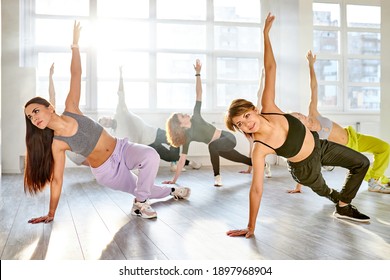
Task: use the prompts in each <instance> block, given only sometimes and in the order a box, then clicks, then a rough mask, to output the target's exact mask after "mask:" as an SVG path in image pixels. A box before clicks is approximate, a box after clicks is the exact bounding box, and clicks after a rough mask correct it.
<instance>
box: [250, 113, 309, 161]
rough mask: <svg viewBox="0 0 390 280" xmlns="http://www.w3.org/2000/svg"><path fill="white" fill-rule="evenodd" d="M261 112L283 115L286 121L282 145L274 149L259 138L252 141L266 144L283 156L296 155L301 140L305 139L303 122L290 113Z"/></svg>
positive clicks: (301, 142) (300, 145)
mask: <svg viewBox="0 0 390 280" xmlns="http://www.w3.org/2000/svg"><path fill="white" fill-rule="evenodd" d="M262 114H263V115H282V116H284V117H285V118H286V119H287V122H288V132H287V137H286V140H285V141H284V143H283V144H282V146H280V147H279V148H276V149H275V148H273V147H271V146H270V145H268V144H266V143H264V142H262V141H260V140H254V141H253V142H258V143H261V144H263V145H265V146H267V147H268V148H271V149H272V150H274V151H275V152H276V154H277V155H278V156H282V157H285V158H291V157H294V156H296V155H297V154H298V153H299V151H300V150H301V148H302V145H303V141H304V140H305V135H306V128H305V126H304V125H303V123H302V122H301V121H300V120H298V119H297V118H295V117H293V116H292V115H290V114H279V113H262Z"/></svg>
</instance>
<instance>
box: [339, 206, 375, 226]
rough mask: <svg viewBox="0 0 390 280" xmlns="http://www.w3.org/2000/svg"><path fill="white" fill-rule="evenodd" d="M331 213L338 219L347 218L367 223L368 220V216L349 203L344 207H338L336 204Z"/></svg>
mask: <svg viewBox="0 0 390 280" xmlns="http://www.w3.org/2000/svg"><path fill="white" fill-rule="evenodd" d="M333 215H334V216H335V217H337V218H339V219H348V220H352V221H356V222H361V223H367V222H369V221H370V217H368V216H366V215H364V214H362V213H360V212H359V210H357V208H356V207H355V206H353V205H351V204H348V205H346V206H344V207H340V206H339V205H338V204H336V210H335V211H334V213H333Z"/></svg>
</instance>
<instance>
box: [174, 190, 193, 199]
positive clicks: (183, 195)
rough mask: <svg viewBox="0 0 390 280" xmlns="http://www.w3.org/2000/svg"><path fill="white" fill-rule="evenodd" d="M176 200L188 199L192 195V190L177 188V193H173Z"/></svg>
mask: <svg viewBox="0 0 390 280" xmlns="http://www.w3.org/2000/svg"><path fill="white" fill-rule="evenodd" d="M171 195H172V196H173V198H174V199H175V200H178V199H188V198H189V197H190V195H191V189H190V188H186V187H175V191H174V192H172V193H171Z"/></svg>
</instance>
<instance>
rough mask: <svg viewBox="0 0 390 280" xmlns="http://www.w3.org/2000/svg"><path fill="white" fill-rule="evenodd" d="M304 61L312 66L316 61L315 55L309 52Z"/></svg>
mask: <svg viewBox="0 0 390 280" xmlns="http://www.w3.org/2000/svg"><path fill="white" fill-rule="evenodd" d="M306 59H307V61H308V62H309V65H311V66H313V65H314V63H315V62H316V60H317V55H313V53H312V52H311V50H309V51H308V52H307V54H306Z"/></svg>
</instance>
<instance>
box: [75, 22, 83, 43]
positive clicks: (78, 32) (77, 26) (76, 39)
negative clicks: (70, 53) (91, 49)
mask: <svg viewBox="0 0 390 280" xmlns="http://www.w3.org/2000/svg"><path fill="white" fill-rule="evenodd" d="M80 31H81V26H80V22H77V21H74V25H73V45H78V44H79V39H80Z"/></svg>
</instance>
